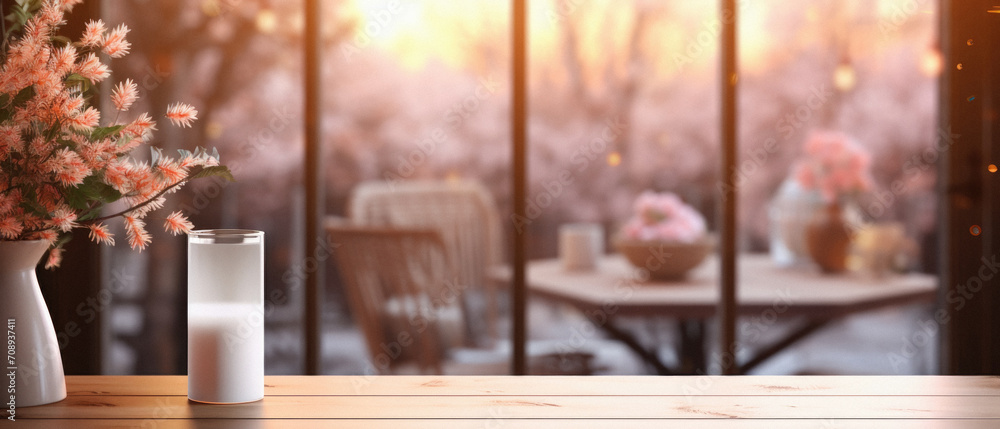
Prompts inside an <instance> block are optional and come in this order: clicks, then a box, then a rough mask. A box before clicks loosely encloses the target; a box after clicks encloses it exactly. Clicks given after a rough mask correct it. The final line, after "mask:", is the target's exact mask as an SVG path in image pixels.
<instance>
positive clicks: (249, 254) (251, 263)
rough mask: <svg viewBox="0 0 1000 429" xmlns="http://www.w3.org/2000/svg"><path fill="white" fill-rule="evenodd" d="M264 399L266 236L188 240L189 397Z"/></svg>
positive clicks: (234, 233)
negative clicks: (264, 246)
mask: <svg viewBox="0 0 1000 429" xmlns="http://www.w3.org/2000/svg"><path fill="white" fill-rule="evenodd" d="M263 397H264V270H263V233H261V232H258V231H246V230H208V231H194V232H192V233H191V234H190V235H189V236H188V398H189V399H191V400H193V401H198V402H209V403H239V402H251V401H257V400H260V399H262V398H263Z"/></svg>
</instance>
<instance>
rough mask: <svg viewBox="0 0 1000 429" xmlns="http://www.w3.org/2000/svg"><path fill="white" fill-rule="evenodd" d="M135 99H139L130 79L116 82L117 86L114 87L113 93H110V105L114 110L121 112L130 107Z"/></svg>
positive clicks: (133, 83)
mask: <svg viewBox="0 0 1000 429" xmlns="http://www.w3.org/2000/svg"><path fill="white" fill-rule="evenodd" d="M137 98H139V91H138V89H137V88H136V86H135V82H132V79H125V82H118V86H116V87H115V89H114V91H111V103H113V104H114V105H115V109H117V110H119V111H122V112H124V111H127V110H128V108H129V107H132V103H135V100H136V99H137Z"/></svg>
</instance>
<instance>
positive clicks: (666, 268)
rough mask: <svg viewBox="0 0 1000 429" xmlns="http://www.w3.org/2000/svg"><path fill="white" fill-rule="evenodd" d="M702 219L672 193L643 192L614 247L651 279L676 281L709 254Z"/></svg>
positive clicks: (711, 244) (709, 241) (710, 241)
mask: <svg viewBox="0 0 1000 429" xmlns="http://www.w3.org/2000/svg"><path fill="white" fill-rule="evenodd" d="M714 245H715V241H714V239H713V238H712V237H711V236H710V235H709V234H708V233H707V230H706V226H705V217H704V216H702V215H701V213H699V212H698V211H697V210H695V209H694V208H693V207H691V206H689V205H687V204H685V203H684V202H683V201H681V199H680V198H679V197H677V195H674V194H672V193H654V192H650V191H646V192H643V193H642V194H641V195H639V198H637V199H636V201H635V206H634V214H633V216H632V218H631V219H629V220H628V222H626V223H625V225H624V226H623V227H622V229H621V231H620V232H619V233H618V234H617V235H616V236H615V239H614V246H615V248H616V249H617V250H618V252H619V253H621V254H622V255H624V256H625V258H626V259H628V260H629V262H630V263H631V264H632V265H634V266H635V267H637V268H640V269H644V270H646V271H648V272H649V275H650V277H651V278H654V279H662V280H668V279H679V278H683V277H684V275H685V274H687V272H688V271H690V270H691V269H692V268H694V267H696V266H698V264H700V263H701V262H702V261H704V259H705V257H706V256H708V254H709V253H710V252H711V251H712V248H713V247H714Z"/></svg>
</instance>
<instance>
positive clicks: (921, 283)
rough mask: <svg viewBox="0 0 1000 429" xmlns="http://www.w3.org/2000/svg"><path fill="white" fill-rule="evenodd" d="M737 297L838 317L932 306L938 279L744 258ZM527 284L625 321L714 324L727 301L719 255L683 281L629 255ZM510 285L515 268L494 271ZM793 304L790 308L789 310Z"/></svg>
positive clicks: (550, 267) (755, 309)
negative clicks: (646, 269)
mask: <svg viewBox="0 0 1000 429" xmlns="http://www.w3.org/2000/svg"><path fill="white" fill-rule="evenodd" d="M738 266H739V276H738V282H739V283H738V286H737V294H738V299H739V302H740V308H739V311H740V312H741V313H744V314H759V313H760V312H762V311H766V310H767V309H779V310H782V311H780V312H781V313H782V314H783V315H788V316H792V315H807V316H810V317H814V318H816V317H822V318H832V317H839V316H843V315H845V314H850V313H853V312H858V311H865V310H871V309H874V308H879V307H885V306H891V305H899V304H906V303H911V302H932V301H933V300H934V298H935V295H936V290H937V286H938V285H937V278H936V277H934V276H930V275H926V274H905V275H899V274H887V275H885V276H882V277H874V276H871V275H862V274H857V273H846V274H836V275H830V274H823V273H820V272H819V270H818V269H810V267H799V268H781V267H777V266H775V265H774V263H773V262H772V261H771V260H770V258H769V257H768V256H767V255H764V254H745V255H740V258H739V262H738ZM527 269H528V271H527V282H528V286H529V287H530V290H531V293H532V294H533V295H536V296H540V297H544V298H549V299H553V300H557V301H563V302H567V303H569V304H573V305H574V306H576V307H578V308H580V309H582V310H588V309H594V310H600V309H602V308H605V307H607V306H614V307H613V308H614V310H615V314H618V315H645V314H655V315H658V316H666V317H682V318H708V317H712V316H713V315H714V314H715V310H716V306H717V304H718V297H719V285H718V278H719V265H718V258H716V257H715V256H714V255H713V256H710V257H709V259H708V260H706V261H705V262H704V263H702V264H701V265H700V266H698V267H697V268H695V269H694V270H693V271H692V272H691V273H689V274H688V276H687V278H686V279H684V280H681V281H671V282H659V281H648V280H645V279H643V278H642V277H641V275H642V273H641V270H638V269H636V268H635V267H633V266H632V265H630V264H629V263H628V262H627V261H626V260H625V259H624V258H623V257H622V256H621V255H606V256H604V257H602V258H601V259H600V260H599V261H598V266H597V269H596V270H593V271H578V272H568V271H566V270H564V269H563V268H562V265H561V264H560V262H559V260H558V259H545V260H536V261H531V262H529V263H528V267H527ZM493 277H494V278H495V279H497V280H507V279H509V277H510V273H509V270H505V269H500V270H497V271H495V272H494V273H493ZM786 304H787V306H786Z"/></svg>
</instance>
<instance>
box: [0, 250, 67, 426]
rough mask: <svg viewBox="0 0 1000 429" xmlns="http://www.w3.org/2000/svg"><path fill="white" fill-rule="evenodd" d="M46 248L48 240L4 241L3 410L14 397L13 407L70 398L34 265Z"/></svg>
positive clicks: (0, 271)
mask: <svg viewBox="0 0 1000 429" xmlns="http://www.w3.org/2000/svg"><path fill="white" fill-rule="evenodd" d="M48 248H49V243H48V242H47V241H44V240H24V241H0V323H2V324H3V328H4V329H3V332H5V334H6V335H5V337H6V341H5V347H4V351H3V368H4V371H3V373H4V377H3V392H4V395H3V396H2V398H3V399H4V400H3V401H2V402H3V403H4V404H5V405H4V409H9V408H10V407H9V405H6V404H7V402H8V401H10V397H11V396H13V397H14V405H15V409H16V408H21V407H30V406H33V405H42V404H48V403H52V402H57V401H61V400H63V399H65V398H66V380H65V376H64V374H63V365H62V358H61V357H60V355H59V343H58V341H57V340H56V332H55V329H54V328H53V326H52V318H51V317H50V316H49V311H48V308H47V307H46V306H45V300H44V299H43V298H42V291H41V288H39V286H38V277H36V276H35V267H36V266H37V265H38V261H39V260H40V259H41V258H42V255H44V254H45V250H46V249H48ZM12 368H13V369H12ZM11 387H13V390H14V391H13V392H10V388H11Z"/></svg>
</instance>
